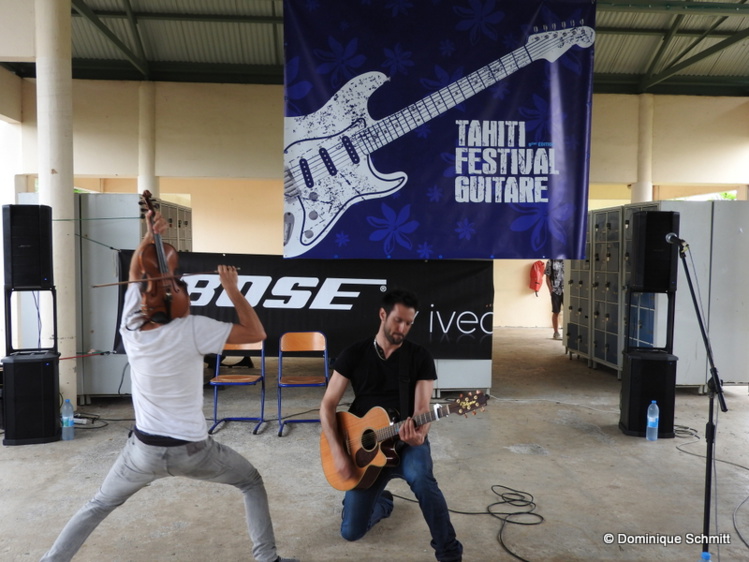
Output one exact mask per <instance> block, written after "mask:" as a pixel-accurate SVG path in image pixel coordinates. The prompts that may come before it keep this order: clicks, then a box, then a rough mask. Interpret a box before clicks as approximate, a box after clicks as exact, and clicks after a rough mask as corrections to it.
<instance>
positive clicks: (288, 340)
mask: <svg viewBox="0 0 749 562" xmlns="http://www.w3.org/2000/svg"><path fill="white" fill-rule="evenodd" d="M289 353H291V354H293V355H295V356H299V355H304V356H305V357H309V356H312V357H318V358H321V366H322V369H320V366H319V365H316V366H315V373H312V374H288V373H285V372H284V354H286V355H287V357H286V359H287V360H288V358H289V357H288V354H289ZM287 365H288V361H287ZM328 377H329V372H328V342H327V339H326V337H325V335H324V334H323V333H322V332H287V333H285V334H283V335H282V336H281V339H280V341H279V345H278V436H279V437H281V436H282V435H283V428H284V425H286V424H288V423H315V422H319V421H320V416H319V414H318V417H316V418H305V419H296V418H295V419H286V420H284V419H283V415H282V413H281V410H282V408H281V403H282V397H281V394H282V391H283V389H289V388H301V387H311V386H320V387H325V386H327V384H328ZM292 415H296V414H292Z"/></svg>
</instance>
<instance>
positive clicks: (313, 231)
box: [284, 0, 595, 260]
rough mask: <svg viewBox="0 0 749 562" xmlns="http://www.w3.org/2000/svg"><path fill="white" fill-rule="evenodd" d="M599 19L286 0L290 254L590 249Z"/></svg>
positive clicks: (562, 13)
mask: <svg viewBox="0 0 749 562" xmlns="http://www.w3.org/2000/svg"><path fill="white" fill-rule="evenodd" d="M594 20H595V2H594V1H591V0H523V1H518V0H429V1H427V0H418V1H413V0H411V1H406V0H392V1H384V0H383V1H366V0H361V1H359V0H316V1H315V2H309V1H307V0H285V2H284V42H285V57H286V61H285V63H286V64H285V118H284V129H285V131H284V146H285V148H284V256H285V257H289V258H293V257H305V258H334V259H336V258H356V259H361V258H365V259H399V260H408V259H451V258H481V259H503V258H533V259H535V258H539V257H547V258H573V259H578V258H582V257H584V249H585V230H586V220H587V219H586V217H587V199H588V169H589V156H590V154H589V152H590V148H589V145H590V109H591V96H592V76H593V44H594V37H595V33H594Z"/></svg>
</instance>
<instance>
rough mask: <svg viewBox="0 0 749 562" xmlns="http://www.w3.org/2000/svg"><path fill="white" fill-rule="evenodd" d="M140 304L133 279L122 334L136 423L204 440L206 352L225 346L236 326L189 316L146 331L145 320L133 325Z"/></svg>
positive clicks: (155, 431)
mask: <svg viewBox="0 0 749 562" xmlns="http://www.w3.org/2000/svg"><path fill="white" fill-rule="evenodd" d="M140 303H141V294H140V290H139V288H138V284H136V283H133V284H131V285H130V286H129V287H128V290H127V293H126V294H125V304H124V307H123V310H122V323H121V325H120V334H121V335H122V341H123V344H124V346H125V351H126V352H127V357H128V361H129V362H130V378H131V381H132V391H133V407H134V408H135V424H136V425H137V427H138V429H139V430H141V431H143V432H145V433H150V434H152V435H164V436H167V437H173V438H175V439H184V440H186V441H202V440H204V439H206V438H207V437H208V430H207V428H206V420H205V415H204V414H203V369H204V367H203V356H204V355H206V354H209V353H220V352H221V351H222V350H223V348H224V344H225V343H226V340H227V338H228V337H229V332H230V331H231V328H232V324H230V323H228V322H220V321H218V320H214V319H212V318H208V317H206V316H192V315H189V314H188V315H187V316H186V317H184V318H177V319H175V320H172V321H171V322H170V323H169V324H164V325H162V326H160V327H158V328H156V329H153V330H144V331H141V330H139V329H138V328H137V326H138V324H139V322H135V326H133V323H134V317H136V316H137V315H139V314H140ZM128 326H129V329H128Z"/></svg>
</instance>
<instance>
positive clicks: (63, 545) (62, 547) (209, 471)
mask: <svg viewBox="0 0 749 562" xmlns="http://www.w3.org/2000/svg"><path fill="white" fill-rule="evenodd" d="M166 476H186V477H188V478H195V479H197V480H206V481H209V482H219V483H221V484H231V485H232V486H236V487H237V488H239V489H240V490H241V491H242V493H243V494H244V505H245V512H246V515H247V529H248V531H249V534H250V539H251V540H252V544H253V548H252V554H253V556H254V557H255V559H256V560H258V561H259V562H271V561H273V560H276V558H277V554H276V543H275V538H274V536H273V524H272V522H271V518H270V511H269V509H268V496H267V494H266V492H265V486H264V485H263V479H262V477H261V476H260V473H259V472H258V471H257V469H255V467H254V466H252V464H251V463H250V462H249V461H248V460H247V459H245V458H244V457H243V456H242V455H240V454H239V453H237V452H236V451H235V450H233V449H231V448H230V447H227V446H225V445H222V444H221V443H217V442H216V441H214V440H213V439H212V438H211V437H209V438H208V439H206V440H205V441H199V442H197V443H188V444H187V445H179V446H177V447H153V446H151V445H146V444H144V443H142V442H140V441H139V440H138V439H137V438H136V437H135V435H131V436H130V438H129V439H128V440H127V444H126V445H125V447H124V448H123V449H122V452H121V453H120V456H119V457H118V458H117V460H116V461H115V463H114V465H112V468H111V469H109V474H107V477H106V478H105V479H104V482H103V483H102V485H101V488H100V489H99V491H98V492H97V493H96V495H94V497H93V498H92V499H91V500H90V501H89V502H88V503H87V504H86V505H84V506H83V507H82V508H81V509H80V510H79V511H78V513H76V514H75V515H74V516H73V517H72V519H70V521H68V523H67V525H65V528H64V529H63V530H62V532H61V533H60V536H59V537H57V540H56V541H55V543H54V544H53V545H52V548H51V549H50V550H49V552H47V553H46V554H45V555H44V556H43V557H42V560H43V561H63V560H64V561H67V560H70V559H71V558H73V556H75V553H76V552H78V549H79V548H80V547H81V545H82V544H83V543H84V541H85V540H86V539H87V538H88V536H89V535H90V534H91V533H92V532H93V530H94V529H96V527H97V525H99V523H101V522H102V521H103V520H104V518H105V517H107V515H109V514H110V513H112V511H114V509H115V508H116V507H119V506H120V505H122V504H123V503H125V501H127V499H128V498H129V497H130V496H132V495H133V494H134V493H135V492H137V491H138V490H140V489H141V488H143V487H144V486H146V485H147V484H149V483H151V482H153V481H154V480H157V479H159V478H164V477H166Z"/></svg>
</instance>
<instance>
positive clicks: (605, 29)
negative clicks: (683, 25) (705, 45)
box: [596, 26, 734, 38]
mask: <svg viewBox="0 0 749 562" xmlns="http://www.w3.org/2000/svg"><path fill="white" fill-rule="evenodd" d="M668 32H669V30H668V29H642V28H635V27H609V26H601V27H598V26H596V35H642V36H644V37H648V36H654V35H655V36H658V37H662V36H663V35H666V34H668ZM707 33H709V35H710V37H717V38H721V37H731V36H732V35H733V33H734V32H733V31H720V30H712V26H711V28H710V29H706V30H698V29H682V30H680V31H677V32H676V37H697V38H702V37H704V36H705V34H707Z"/></svg>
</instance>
